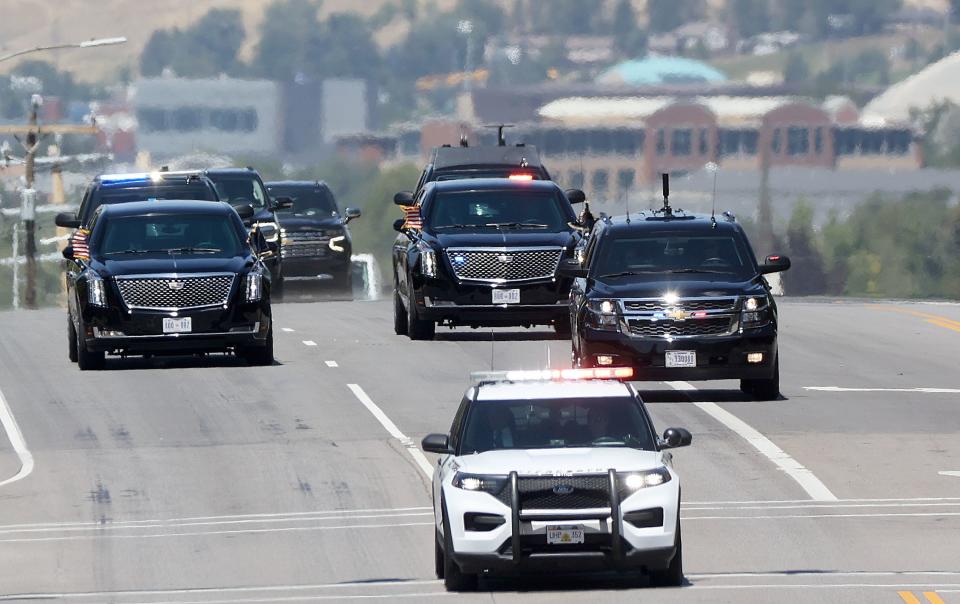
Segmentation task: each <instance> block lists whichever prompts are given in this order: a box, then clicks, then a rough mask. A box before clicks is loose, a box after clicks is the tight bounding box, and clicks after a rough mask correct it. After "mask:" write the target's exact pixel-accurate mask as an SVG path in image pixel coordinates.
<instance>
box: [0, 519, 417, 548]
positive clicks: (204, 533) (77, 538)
mask: <svg viewBox="0 0 960 604" xmlns="http://www.w3.org/2000/svg"><path fill="white" fill-rule="evenodd" d="M431 515H432V514H431ZM411 526H436V523H435V522H402V523H396V524H344V525H338V526H314V525H309V526H278V527H272V528H262V529H254V528H250V529H235V530H228V531H191V532H188V533H149V534H145V535H101V534H97V533H94V534H93V535H64V536H59V537H20V538H16V539H0V543H39V542H45V541H82V540H86V539H163V538H167V537H209V536H212V535H253V534H257V533H290V532H295V531H304V532H306V531H309V532H312V531H339V530H344V529H379V528H406V527H411Z"/></svg>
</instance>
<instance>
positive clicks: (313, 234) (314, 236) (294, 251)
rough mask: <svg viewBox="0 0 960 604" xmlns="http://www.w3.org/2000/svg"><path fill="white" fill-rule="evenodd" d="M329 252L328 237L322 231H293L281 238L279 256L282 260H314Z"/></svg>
mask: <svg viewBox="0 0 960 604" xmlns="http://www.w3.org/2000/svg"><path fill="white" fill-rule="evenodd" d="M329 251H330V237H329V236H328V235H327V233H326V232H324V231H293V232H287V233H286V234H285V235H284V237H283V247H282V248H281V251H280V255H281V256H282V257H284V258H316V257H317V256H326V255H327V252H329Z"/></svg>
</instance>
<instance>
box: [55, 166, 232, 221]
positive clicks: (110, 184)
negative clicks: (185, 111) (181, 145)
mask: <svg viewBox="0 0 960 604" xmlns="http://www.w3.org/2000/svg"><path fill="white" fill-rule="evenodd" d="M149 199H196V200H206V201H217V200H218V199H219V197H217V192H216V189H215V188H214V186H213V183H212V182H211V181H210V179H209V178H207V177H206V176H204V175H203V174H202V173H201V172H199V171H184V172H165V171H161V172H152V173H146V172H140V173H130V174H101V175H99V176H97V177H96V178H94V179H93V180H92V181H91V182H90V184H89V185H87V188H86V190H85V191H84V193H83V199H82V200H81V201H80V208H79V209H78V210H77V212H76V213H75V214H74V213H72V212H64V213H61V214H58V215H57V218H56V223H57V226H60V227H65V228H73V229H76V228H81V227H86V226H87V225H88V224H89V223H90V218H91V217H92V216H93V213H94V212H95V211H96V210H97V208H99V207H100V206H101V205H105V204H114V203H127V202H131V201H147V200H149Z"/></svg>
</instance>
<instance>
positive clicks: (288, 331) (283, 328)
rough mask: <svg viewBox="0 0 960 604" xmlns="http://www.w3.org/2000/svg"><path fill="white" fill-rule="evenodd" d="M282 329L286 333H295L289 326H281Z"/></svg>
mask: <svg viewBox="0 0 960 604" xmlns="http://www.w3.org/2000/svg"><path fill="white" fill-rule="evenodd" d="M280 331H283V332H286V333H293V330H292V329H290V328H289V327H281V328H280Z"/></svg>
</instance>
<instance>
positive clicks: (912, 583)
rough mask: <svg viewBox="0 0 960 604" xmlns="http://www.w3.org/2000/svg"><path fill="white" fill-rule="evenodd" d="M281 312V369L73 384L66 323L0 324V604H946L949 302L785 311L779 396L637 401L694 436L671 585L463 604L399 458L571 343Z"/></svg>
mask: <svg viewBox="0 0 960 604" xmlns="http://www.w3.org/2000/svg"><path fill="white" fill-rule="evenodd" d="M275 315H276V319H277V322H276V325H277V328H278V330H277V333H276V337H277V343H276V347H277V360H278V362H277V364H275V365H274V366H272V367H264V368H248V367H246V366H243V365H242V364H240V363H238V362H236V361H234V360H233V359H232V358H230V357H224V356H212V357H208V358H206V359H194V358H173V359H164V360H160V361H149V362H148V361H144V360H141V359H126V360H120V359H114V360H111V361H108V368H107V370H106V371H102V372H93V373H81V372H80V371H78V370H77V368H76V366H74V365H71V364H70V363H69V362H68V360H67V351H66V335H65V328H66V326H65V318H64V312H63V311H62V310H56V309H53V310H43V311H33V312H8V313H0V391H2V393H3V398H5V400H6V404H3V402H2V401H0V419H2V420H3V422H2V423H3V427H4V428H5V430H4V431H2V432H0V600H29V599H49V600H62V601H68V602H80V603H87V602H117V603H121V604H128V603H132V602H145V603H146V602H151V603H156V602H203V603H209V602H296V601H314V600H327V599H336V600H338V599H351V598H358V599H367V598H379V599H387V600H396V599H401V598H402V599H404V600H406V601H419V600H423V599H427V598H443V597H459V598H461V599H463V600H466V601H476V602H486V601H497V602H500V601H505V602H513V601H522V602H575V601H583V600H585V599H589V600H591V601H597V602H600V601H627V600H630V601H637V600H640V601H644V600H647V601H650V600H656V601H658V602H659V601H662V602H757V603H759V602H845V603H846V602H869V603H874V602H892V603H897V602H908V603H911V604H912V603H913V602H924V603H929V604H939V603H940V602H946V603H947V604H952V603H960V375H958V369H960V363H958V358H960V354H958V353H960V306H957V305H934V304H905V303H860V302H850V301H848V302H832V301H815V302H811V301H798V300H785V301H783V302H782V303H781V316H782V330H781V334H782V335H781V354H782V361H781V370H782V380H783V384H782V390H783V394H784V396H785V399H784V400H781V401H777V402H753V401H749V400H747V399H745V398H744V397H743V396H741V395H740V394H739V391H737V390H734V388H735V387H736V384H735V383H733V382H718V383H695V384H686V383H669V384H667V383H641V384H639V386H638V387H639V388H641V390H642V391H643V395H644V398H645V399H646V400H647V401H648V404H649V407H650V409H651V411H652V413H653V415H654V418H655V421H656V423H657V427H658V428H659V430H661V431H662V430H663V429H664V428H667V427H669V426H682V427H686V428H688V429H690V430H691V432H692V433H693V435H694V444H693V446H692V447H690V448H689V449H682V450H679V451H678V452H677V453H676V454H675V460H676V465H677V469H678V471H679V472H680V473H681V475H682V480H683V496H684V507H683V513H682V516H683V535H684V545H685V548H684V549H685V558H684V566H685V570H686V574H687V577H688V580H689V584H688V585H687V586H686V587H683V588H679V589H661V590H653V589H650V588H646V587H645V586H644V585H643V584H642V582H637V581H635V580H634V581H624V580H619V579H617V578H614V577H608V576H592V577H577V578H573V579H562V578H557V577H550V578H545V579H524V580H495V581H489V582H485V583H483V584H482V591H481V592H480V593H477V594H471V595H465V596H451V595H448V594H446V592H445V591H444V590H443V587H442V585H441V584H440V583H439V582H438V581H436V580H435V579H434V577H433V548H432V528H431V526H432V524H431V516H430V509H429V507H428V506H429V505H430V498H429V482H428V479H427V476H426V474H425V472H424V467H423V466H424V465H425V464H429V463H432V462H433V460H432V459H426V460H425V459H424V458H423V457H422V455H420V454H419V451H418V450H417V449H415V448H412V447H413V445H411V441H412V442H413V443H418V442H419V439H420V438H421V437H422V436H423V435H424V434H426V433H428V432H434V431H444V430H445V429H447V428H448V427H449V424H450V421H451V419H452V417H453V413H454V410H455V408H456V406H457V405H458V403H459V401H460V398H461V396H462V394H463V391H464V389H465V388H466V387H467V385H468V374H469V372H470V371H472V370H479V369H487V368H489V367H490V366H491V364H492V365H493V366H494V367H496V368H537V367H543V366H544V365H546V364H547V363H548V362H549V363H550V364H551V365H553V366H557V367H559V366H563V365H564V364H566V363H568V362H569V342H566V341H561V340H556V339H554V338H553V336H552V334H551V333H550V332H547V331H504V330H496V333H495V334H491V332H490V331H483V330H477V331H472V330H456V331H447V330H445V329H444V330H440V331H438V338H437V341H434V342H410V341H408V340H407V339H406V338H401V337H397V336H394V335H393V333H392V325H391V320H392V318H391V309H390V305H389V304H388V303H384V302H355V303H349V302H325V303H316V304H311V303H299V304H278V305H276V307H275ZM281 328H282V329H281ZM8 411H9V413H8ZM406 439H409V440H406ZM942 472H945V473H946V474H942ZM951 472H953V473H955V475H953V474H950V473H951ZM899 592H904V593H902V594H901V593H899ZM925 593H926V595H924V594H925ZM910 598H915V599H910Z"/></svg>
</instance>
